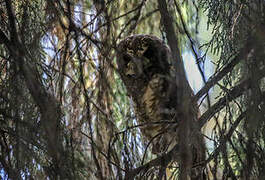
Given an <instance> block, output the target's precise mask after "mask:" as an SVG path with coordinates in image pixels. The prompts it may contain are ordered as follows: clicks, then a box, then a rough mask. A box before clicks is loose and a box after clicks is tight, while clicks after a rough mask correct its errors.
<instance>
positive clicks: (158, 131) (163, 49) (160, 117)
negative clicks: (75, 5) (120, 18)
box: [117, 35, 205, 179]
mask: <svg viewBox="0 0 265 180" xmlns="http://www.w3.org/2000/svg"><path fill="white" fill-rule="evenodd" d="M117 51H118V53H117V54H118V57H117V65H118V71H119V74H120V76H121V79H122V81H123V82H124V84H125V86H126V88H127V92H128V94H129V96H131V97H132V99H133V102H134V104H135V112H136V116H137V121H138V124H139V127H140V130H141V134H142V136H143V138H144V141H146V142H148V144H151V145H152V149H151V150H152V153H153V154H162V153H164V152H168V151H169V150H171V149H172V148H173V147H174V146H175V145H176V144H177V143H178V139H177V137H180V136H178V135H177V132H181V131H178V128H180V127H179V126H180V123H182V122H183V121H185V119H182V118H181V117H183V109H182V108H183V106H181V102H180V100H179V99H181V98H180V97H179V94H181V93H179V92H183V89H181V86H180V85H178V83H177V82H178V81H177V79H181V78H176V77H177V76H178V75H177V73H176V72H175V70H174V68H173V67H172V65H171V61H172V57H171V52H170V50H169V48H168V47H167V45H166V44H165V43H163V41H162V40H160V39H158V38H157V37H155V36H151V35H133V36H129V37H127V38H125V39H124V40H123V41H121V42H120V43H119V45H118V48H117ZM184 78H185V77H184ZM189 88H190V87H189ZM186 91H188V93H190V97H191V96H192V95H193V92H192V89H191V88H190V89H186ZM178 97H179V98H178ZM188 108H189V109H188V112H189V113H191V114H190V116H191V118H192V123H191V129H193V130H192V133H191V137H189V139H190V140H191V141H190V142H191V147H192V151H193V152H192V161H193V165H195V166H196V167H195V168H193V170H192V174H193V175H192V176H193V178H192V179H198V177H201V176H204V173H203V170H202V169H203V167H199V166H198V163H201V162H203V161H204V160H205V146H204V145H205V144H204V141H203V136H202V135H201V133H200V132H199V130H198V129H197V128H196V124H197V123H196V121H197V119H198V114H199V110H198V106H197V104H196V102H195V103H194V104H191V106H190V107H188ZM199 179H203V178H199Z"/></svg>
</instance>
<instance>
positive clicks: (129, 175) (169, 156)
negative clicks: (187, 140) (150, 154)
mask: <svg viewBox="0 0 265 180" xmlns="http://www.w3.org/2000/svg"><path fill="white" fill-rule="evenodd" d="M179 149H180V148H179V145H175V146H174V148H173V149H172V150H171V151H169V152H168V153H166V154H164V155H162V156H159V157H157V158H156V159H153V160H151V161H150V162H148V163H146V164H144V165H142V166H140V167H138V168H135V169H133V170H131V171H129V172H126V174H125V179H134V178H135V176H136V175H139V174H141V172H145V171H146V170H148V169H150V168H152V167H155V166H161V164H164V165H165V166H167V165H168V164H169V163H170V162H171V161H172V160H176V159H177V157H179V154H178V152H179Z"/></svg>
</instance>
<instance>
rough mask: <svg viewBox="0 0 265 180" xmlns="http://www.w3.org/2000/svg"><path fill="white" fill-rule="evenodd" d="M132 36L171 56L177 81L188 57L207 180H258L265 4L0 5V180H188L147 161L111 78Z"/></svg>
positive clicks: (264, 129)
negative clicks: (197, 80) (121, 46)
mask: <svg viewBox="0 0 265 180" xmlns="http://www.w3.org/2000/svg"><path fill="white" fill-rule="evenodd" d="M163 5H166V6H163ZM133 34H152V35H155V36H157V37H159V38H160V39H162V40H163V41H164V42H165V43H166V44H168V46H169V47H170V48H171V52H172V57H173V60H174V58H175V59H181V61H176V64H175V65H176V69H175V71H178V73H183V74H185V72H184V71H183V72H181V71H182V69H181V68H183V62H184V63H185V62H187V61H193V59H185V56H181V54H184V53H189V54H191V55H192V56H193V57H194V61H196V64H197V68H198V71H199V72H200V74H201V79H202V81H203V82H204V85H203V87H202V88H201V89H200V90H199V91H198V92H197V93H195V95H194V96H193V97H192V101H197V102H198V104H199V105H200V109H201V117H200V118H199V126H200V128H201V129H202V130H203V132H204V136H205V141H206V146H207V152H206V153H207V157H206V161H205V162H201V164H202V165H203V166H204V167H205V173H206V176H207V177H206V179H264V178H265V121H264V120H265V102H264V101H265V60H264V57H265V43H264V42H265V2H264V1H263V0H188V1H184V0H183V1H177V0H165V1H163V0H108V1H107V0H93V1H89V0H79V1H78V0H54V1H50V0H12V1H11V0H1V1H0V177H1V178H2V179H14V180H17V179H148V178H149V179H155V178H157V179H159V178H162V177H163V178H164V177H165V176H166V174H167V179H180V178H179V177H184V176H183V174H182V173H183V172H182V171H179V167H183V161H179V163H171V164H170V163H169V164H168V162H170V161H173V160H175V157H172V156H171V155H172V153H170V152H169V153H165V154H162V155H161V156H160V155H154V154H152V153H151V149H150V147H149V146H148V144H149V142H145V141H144V140H143V137H142V135H141V132H140V130H139V124H138V123H137V121H136V115H135V111H134V104H133V102H132V99H131V97H128V93H127V91H126V88H125V86H124V84H123V82H122V80H121V79H120V76H119V74H118V73H117V62H116V61H117V58H116V54H117V53H119V52H117V45H118V43H119V42H120V41H121V40H123V39H124V38H125V37H127V36H128V35H133ZM207 63H208V64H211V67H212V68H211V69H207V68H205V67H206V66H205V65H206V64H207ZM186 72H188V71H186ZM209 73H210V74H212V76H211V77H209V76H207V75H206V74H209ZM186 75H187V76H192V74H189V73H186ZM184 76H185V75H184ZM184 99H185V98H184ZM180 148H181V147H180ZM173 155H174V153H173ZM165 159H166V162H167V165H168V168H167V170H165ZM169 166H170V167H169ZM166 172H167V173H166ZM169 174H170V175H169ZM186 178H187V177H186ZM182 179H183V178H182Z"/></svg>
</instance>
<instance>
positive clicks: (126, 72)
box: [117, 35, 171, 86]
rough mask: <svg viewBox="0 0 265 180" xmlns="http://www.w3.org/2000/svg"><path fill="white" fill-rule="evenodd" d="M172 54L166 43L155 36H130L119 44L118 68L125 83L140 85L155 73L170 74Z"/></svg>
mask: <svg viewBox="0 0 265 180" xmlns="http://www.w3.org/2000/svg"><path fill="white" fill-rule="evenodd" d="M170 54H171V53H169V48H168V47H167V46H166V45H165V43H163V41H162V40H160V39H158V38H157V37H155V36H151V35H133V36H129V37H127V38H125V39H124V40H123V41H121V42H120V43H119V45H118V61H117V64H118V70H119V72H120V74H121V77H122V79H123V80H124V81H125V84H127V85H130V86H140V85H141V83H140V82H145V83H146V82H148V81H149V80H150V79H151V77H152V76H153V75H154V74H165V75H166V74H169V72H170V62H169V61H170V59H171V58H170V57H168V56H169V55H170ZM139 83H140V84H139Z"/></svg>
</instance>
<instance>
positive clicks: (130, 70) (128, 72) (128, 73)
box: [125, 69, 136, 76]
mask: <svg viewBox="0 0 265 180" xmlns="http://www.w3.org/2000/svg"><path fill="white" fill-rule="evenodd" d="M125 75H126V76H128V75H129V76H135V75H136V73H135V71H134V70H133V69H129V70H128V71H126V73H125Z"/></svg>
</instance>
